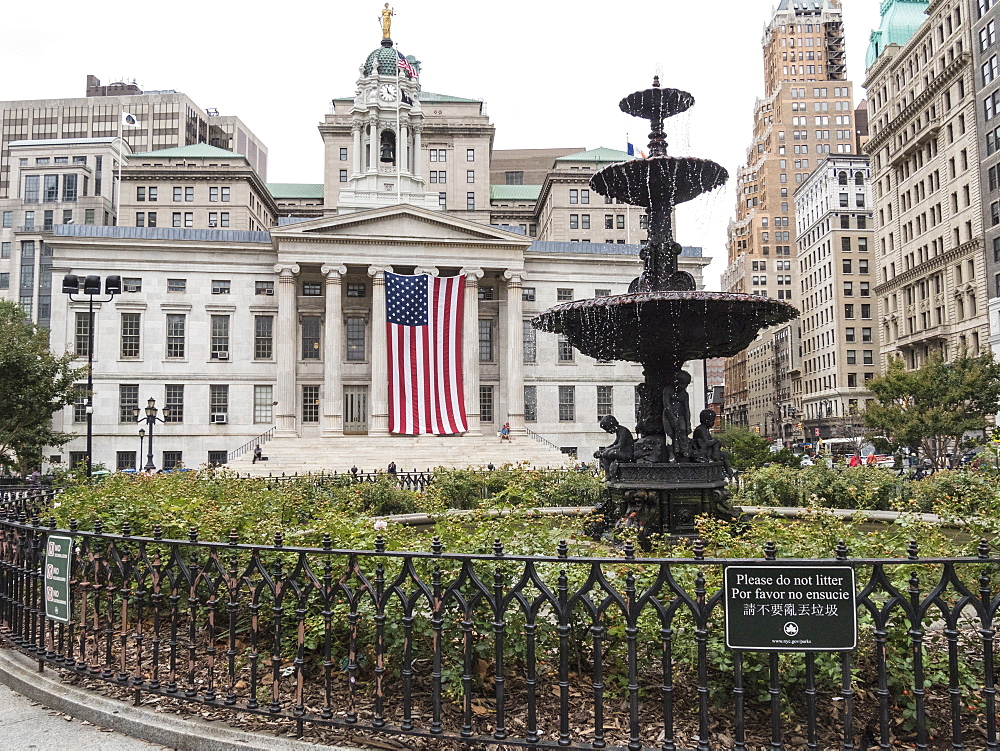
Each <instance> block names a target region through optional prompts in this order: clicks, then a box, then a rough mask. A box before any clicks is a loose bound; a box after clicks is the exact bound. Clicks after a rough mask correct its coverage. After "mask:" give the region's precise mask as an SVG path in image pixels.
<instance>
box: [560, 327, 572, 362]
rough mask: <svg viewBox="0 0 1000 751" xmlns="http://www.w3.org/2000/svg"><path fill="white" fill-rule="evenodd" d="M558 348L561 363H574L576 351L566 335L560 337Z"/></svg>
mask: <svg viewBox="0 0 1000 751" xmlns="http://www.w3.org/2000/svg"><path fill="white" fill-rule="evenodd" d="M557 348H558V351H559V362H573V358H574V352H575V351H576V350H574V349H573V345H572V344H570V343H569V339H567V338H566V335H565V334H560V335H559V340H558V343H557Z"/></svg>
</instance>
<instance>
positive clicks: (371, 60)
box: [364, 39, 419, 78]
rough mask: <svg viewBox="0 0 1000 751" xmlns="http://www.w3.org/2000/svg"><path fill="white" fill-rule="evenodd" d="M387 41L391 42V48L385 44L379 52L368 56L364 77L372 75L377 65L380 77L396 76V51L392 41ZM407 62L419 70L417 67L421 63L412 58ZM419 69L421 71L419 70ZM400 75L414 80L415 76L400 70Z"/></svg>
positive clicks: (408, 58) (376, 51) (375, 51)
mask: <svg viewBox="0 0 1000 751" xmlns="http://www.w3.org/2000/svg"><path fill="white" fill-rule="evenodd" d="M385 41H388V42H389V46H386V45H384V44H383V46H381V47H379V48H378V49H377V50H374V51H373V52H372V53H371V54H370V55H369V56H368V59H367V60H365V67H364V75H366V76H370V75H372V68H374V67H375V66H376V65H377V66H378V70H377V71H376V72H377V73H378V74H379V75H381V76H394V75H396V50H395V49H394V48H393V47H392V46H391V45H392V42H391V41H389V40H388V39H387V40H385ZM407 60H409V62H410V64H412V65H413V67H414V68H417V66H418V65H419V63H417V62H416V60H415V59H413V57H412V56H410V57H407ZM417 69H418V70H419V68H417ZM399 75H401V76H406V77H407V78H413V76H411V75H410V74H409V73H407V72H406V71H405V70H400V71H399Z"/></svg>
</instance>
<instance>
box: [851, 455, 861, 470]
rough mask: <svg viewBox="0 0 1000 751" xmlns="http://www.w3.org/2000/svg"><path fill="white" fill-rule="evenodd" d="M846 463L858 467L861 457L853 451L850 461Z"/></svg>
mask: <svg viewBox="0 0 1000 751" xmlns="http://www.w3.org/2000/svg"><path fill="white" fill-rule="evenodd" d="M848 464H849V465H850V466H852V467H860V466H861V457H860V456H859V455H858V453H857V452H855V453H854V455H853V456H852V457H851V461H850V462H848Z"/></svg>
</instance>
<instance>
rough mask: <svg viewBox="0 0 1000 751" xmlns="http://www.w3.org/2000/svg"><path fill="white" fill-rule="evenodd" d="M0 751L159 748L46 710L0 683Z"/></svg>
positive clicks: (148, 750) (139, 750) (134, 750)
mask: <svg viewBox="0 0 1000 751" xmlns="http://www.w3.org/2000/svg"><path fill="white" fill-rule="evenodd" d="M67 718H68V719H67ZM0 748H4V749H11V751H14V749H17V750H18V751H20V749H28V748H34V749H41V750H42V751H65V750H66V749H75V750H76V751H154V750H155V749H160V748H163V747H162V746H157V745H155V744H152V743H146V742H145V741H140V740H136V739H135V738H130V737H129V736H127V735H122V734H121V733H116V732H114V731H109V730H102V729H101V728H99V727H97V726H96V725H91V724H90V723H88V722H85V721H82V720H77V719H73V718H70V717H69V715H64V714H60V713H59V712H55V711H53V710H51V709H47V708H46V707H43V706H41V705H40V704H37V703H35V702H33V701H31V700H30V699H27V698H25V697H23V696H21V695H20V694H15V693H14V692H13V691H11V690H10V689H9V688H7V687H6V686H4V685H3V684H2V683H0Z"/></svg>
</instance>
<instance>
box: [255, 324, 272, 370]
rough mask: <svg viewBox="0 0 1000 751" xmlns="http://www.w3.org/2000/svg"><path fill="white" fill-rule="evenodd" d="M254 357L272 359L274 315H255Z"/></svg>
mask: <svg viewBox="0 0 1000 751" xmlns="http://www.w3.org/2000/svg"><path fill="white" fill-rule="evenodd" d="M253 331H254V335H253V359H255V360H270V359H271V357H273V355H274V316H254V319H253Z"/></svg>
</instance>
